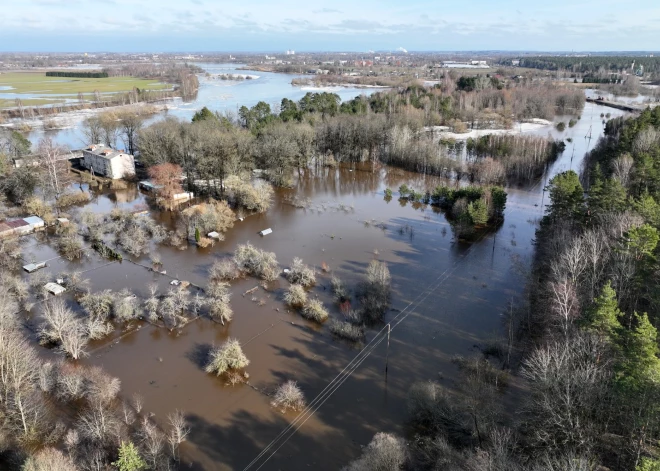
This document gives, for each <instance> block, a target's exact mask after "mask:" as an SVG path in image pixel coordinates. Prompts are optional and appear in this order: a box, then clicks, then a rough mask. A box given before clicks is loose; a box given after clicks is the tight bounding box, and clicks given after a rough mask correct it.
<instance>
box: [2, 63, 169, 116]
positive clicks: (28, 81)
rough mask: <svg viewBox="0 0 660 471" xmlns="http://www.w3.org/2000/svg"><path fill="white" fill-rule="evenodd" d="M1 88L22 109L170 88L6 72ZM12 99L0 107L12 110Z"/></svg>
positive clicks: (137, 82)
mask: <svg viewBox="0 0 660 471" xmlns="http://www.w3.org/2000/svg"><path fill="white" fill-rule="evenodd" d="M0 87H3V88H4V87H11V88H10V89H9V90H1V91H0V93H15V94H16V98H20V99H21V101H22V102H23V105H24V106H40V105H46V104H53V103H63V102H64V101H65V100H66V99H77V98H78V94H79V93H82V94H83V97H84V99H85V100H90V101H91V100H93V99H94V93H95V92H96V91H98V92H99V93H100V94H101V95H109V94H113V93H118V92H128V91H131V90H133V89H134V88H139V89H140V90H167V89H170V88H172V86H171V85H169V84H165V83H161V82H159V81H157V80H151V79H140V78H135V77H108V78H65V77H46V75H45V72H9V73H3V74H0ZM15 106H16V102H15V99H6V98H5V99H3V98H0V108H9V107H15Z"/></svg>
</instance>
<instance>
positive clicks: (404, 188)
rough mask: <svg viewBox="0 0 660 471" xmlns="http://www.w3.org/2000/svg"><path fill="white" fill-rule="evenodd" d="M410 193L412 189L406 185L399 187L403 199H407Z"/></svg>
mask: <svg viewBox="0 0 660 471" xmlns="http://www.w3.org/2000/svg"><path fill="white" fill-rule="evenodd" d="M409 193H410V189H409V188H408V185H406V184H405V183H404V184H403V185H401V186H400V187H399V195H401V198H406V197H407V196H408V194H409Z"/></svg>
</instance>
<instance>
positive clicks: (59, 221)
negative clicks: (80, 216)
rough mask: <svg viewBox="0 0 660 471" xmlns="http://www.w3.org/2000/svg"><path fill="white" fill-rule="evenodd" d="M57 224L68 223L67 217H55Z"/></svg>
mask: <svg viewBox="0 0 660 471" xmlns="http://www.w3.org/2000/svg"><path fill="white" fill-rule="evenodd" d="M57 224H59V225H60V226H66V225H67V224H69V220H68V219H67V218H57Z"/></svg>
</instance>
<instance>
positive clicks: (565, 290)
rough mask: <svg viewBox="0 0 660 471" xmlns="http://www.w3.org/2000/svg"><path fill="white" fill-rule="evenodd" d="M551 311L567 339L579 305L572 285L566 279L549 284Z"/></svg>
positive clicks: (578, 311) (578, 312) (577, 313)
mask: <svg viewBox="0 0 660 471" xmlns="http://www.w3.org/2000/svg"><path fill="white" fill-rule="evenodd" d="M550 291H551V294H552V297H551V309H552V312H553V314H554V317H555V320H556V322H557V323H558V324H559V326H560V327H561V330H562V331H563V332H564V336H566V337H568V334H569V332H570V330H571V327H572V325H573V322H574V321H575V319H577V316H578V315H579V314H580V305H579V302H578V298H577V295H576V293H575V288H574V287H573V284H572V283H571V282H570V281H568V280H567V279H562V280H560V281H557V282H552V283H550Z"/></svg>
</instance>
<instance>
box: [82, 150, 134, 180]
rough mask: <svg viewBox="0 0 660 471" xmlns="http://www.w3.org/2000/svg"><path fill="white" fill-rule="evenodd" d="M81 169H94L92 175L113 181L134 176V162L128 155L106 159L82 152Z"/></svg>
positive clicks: (121, 154)
mask: <svg viewBox="0 0 660 471" xmlns="http://www.w3.org/2000/svg"><path fill="white" fill-rule="evenodd" d="M82 165H83V167H85V168H86V169H88V170H90V171H91V170H92V169H94V174H96V175H101V176H103V177H106V178H112V179H113V180H116V179H119V178H126V177H130V176H133V175H135V160H134V159H133V156H132V155H130V154H124V153H120V154H118V155H115V156H113V157H112V158H108V157H105V156H102V155H97V154H95V153H93V152H89V151H84V152H83V162H82Z"/></svg>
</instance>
